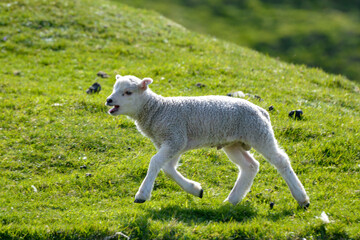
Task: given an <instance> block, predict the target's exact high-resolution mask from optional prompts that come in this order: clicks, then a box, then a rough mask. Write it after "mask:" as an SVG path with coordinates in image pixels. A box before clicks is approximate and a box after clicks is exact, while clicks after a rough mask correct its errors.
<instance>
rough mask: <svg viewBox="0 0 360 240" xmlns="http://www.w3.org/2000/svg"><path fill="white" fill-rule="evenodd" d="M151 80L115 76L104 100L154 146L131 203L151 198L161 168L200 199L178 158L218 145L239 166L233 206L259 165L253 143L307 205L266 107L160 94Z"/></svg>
mask: <svg viewBox="0 0 360 240" xmlns="http://www.w3.org/2000/svg"><path fill="white" fill-rule="evenodd" d="M152 82H153V80H152V79H151V78H144V79H142V80H140V79H139V78H137V77H135V76H120V75H117V76H116V83H115V85H114V89H113V92H112V94H111V95H110V96H109V97H108V98H107V99H106V103H105V104H106V105H107V106H112V107H113V108H111V109H110V110H109V114H110V115H112V116H116V115H120V114H123V115H127V116H129V117H130V118H132V119H134V120H135V123H136V126H137V128H138V130H139V131H140V132H141V133H142V134H143V135H145V136H147V137H149V138H150V139H151V140H152V142H153V143H154V145H155V147H156V148H157V149H158V152H157V153H156V154H155V155H154V156H153V157H152V158H151V161H150V164H149V169H148V171H147V175H146V177H145V179H144V181H143V182H142V184H141V186H140V188H139V190H138V192H137V193H136V195H135V203H143V202H145V201H146V200H149V199H150V197H151V191H152V189H153V186H154V181H155V178H156V176H157V175H158V173H159V172H160V170H161V169H162V170H163V171H164V172H165V174H166V175H167V176H169V177H170V178H172V179H173V180H174V181H175V182H176V183H177V184H178V185H179V186H180V187H181V188H182V189H183V190H185V191H186V192H188V193H190V194H192V195H194V196H197V197H200V198H202V197H203V189H202V187H201V185H200V183H198V182H195V181H192V180H189V179H187V178H185V177H184V176H183V175H182V174H181V173H179V172H178V171H177V170H176V167H177V163H178V161H179V158H180V156H181V154H182V153H184V152H186V151H188V150H191V149H196V148H202V147H217V148H218V149H221V148H222V149H223V150H224V152H225V153H226V155H227V156H228V157H229V159H230V160H231V161H232V162H233V163H235V164H236V165H237V166H238V167H239V169H240V172H239V175H238V178H237V180H236V182H235V185H234V187H233V189H232V190H231V192H230V194H229V196H228V197H227V199H225V201H228V202H230V203H232V204H233V205H236V204H237V203H239V202H240V201H241V200H242V199H243V198H244V197H245V196H246V194H247V193H248V192H249V190H250V187H251V185H252V183H253V180H254V178H255V175H256V174H257V172H258V170H259V162H258V161H257V160H255V159H254V157H253V155H252V154H251V153H250V152H249V150H250V148H254V149H255V150H256V151H258V152H259V153H261V154H262V155H263V156H264V157H265V158H266V159H267V160H268V161H269V162H270V163H271V164H273V165H274V166H275V167H276V168H277V170H278V172H279V173H280V174H281V176H282V177H283V178H284V179H285V181H286V183H287V185H288V187H289V188H290V191H291V194H292V196H293V197H294V198H295V199H296V200H297V202H298V203H299V204H300V206H302V207H304V208H307V207H309V205H310V201H309V197H308V196H307V194H306V192H305V189H304V187H303V185H302V184H301V182H300V181H299V179H298V177H297V176H296V174H295V172H294V170H293V169H292V167H291V165H290V162H289V158H288V156H287V154H286V153H285V152H284V151H283V150H282V149H281V148H280V147H279V146H278V144H277V141H276V139H275V137H274V132H273V129H272V127H271V123H270V117H269V115H268V113H267V112H266V111H265V110H264V109H262V108H260V107H259V106H257V105H255V104H253V103H251V102H248V101H246V100H244V99H239V98H231V97H228V96H202V97H162V96H160V95H157V94H156V93H154V92H153V91H151V90H150V88H149V87H148V85H149V84H151V83H152Z"/></svg>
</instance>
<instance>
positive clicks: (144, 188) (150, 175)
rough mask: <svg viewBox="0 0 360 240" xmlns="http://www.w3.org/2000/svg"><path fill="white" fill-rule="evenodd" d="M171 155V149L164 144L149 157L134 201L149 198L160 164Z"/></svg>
mask: <svg viewBox="0 0 360 240" xmlns="http://www.w3.org/2000/svg"><path fill="white" fill-rule="evenodd" d="M173 157H174V154H173V151H172V150H171V148H170V147H168V146H167V145H165V146H162V147H161V148H160V150H159V152H158V153H156V154H155V155H154V156H153V157H152V158H151V160H150V165H149V169H148V172H147V174H146V177H145V179H144V181H143V182H142V184H141V186H140V188H139V190H138V192H137V193H136V195H135V203H143V202H145V201H146V200H149V199H150V196H151V191H152V189H153V187H154V182H155V178H156V176H157V175H158V174H159V172H160V170H161V168H162V166H163V165H164V164H165V163H166V162H167V161H169V160H171V159H172V158H173Z"/></svg>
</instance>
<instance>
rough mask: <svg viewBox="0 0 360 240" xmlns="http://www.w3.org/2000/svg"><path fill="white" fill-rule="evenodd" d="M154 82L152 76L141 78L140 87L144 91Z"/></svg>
mask: <svg viewBox="0 0 360 240" xmlns="http://www.w3.org/2000/svg"><path fill="white" fill-rule="evenodd" d="M152 82H153V80H152V79H151V78H144V79H143V80H141V82H140V84H139V88H140V89H141V90H143V91H145V90H146V89H147V86H148V85H149V84H151V83H152Z"/></svg>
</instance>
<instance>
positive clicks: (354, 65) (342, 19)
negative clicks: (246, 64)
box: [114, 0, 360, 82]
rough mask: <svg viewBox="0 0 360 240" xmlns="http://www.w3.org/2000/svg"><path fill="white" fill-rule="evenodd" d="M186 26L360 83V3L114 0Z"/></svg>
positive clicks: (240, 0) (251, 0) (333, 1)
mask: <svg viewBox="0 0 360 240" xmlns="http://www.w3.org/2000/svg"><path fill="white" fill-rule="evenodd" d="M114 1H118V2H123V3H127V4H129V5H131V6H135V7H139V8H145V9H146V8H150V9H154V10H156V11H159V12H160V13H162V14H164V15H165V16H167V17H169V18H170V19H174V20H175V21H178V22H180V23H181V24H183V25H184V26H186V27H188V28H190V29H193V30H196V31H198V32H203V33H207V34H211V35H214V36H217V37H219V38H221V39H225V40H229V41H231V42H235V43H237V44H240V45H242V46H248V47H250V48H252V49H256V50H258V51H260V52H263V53H266V54H269V55H270V56H273V57H280V59H283V60H285V61H288V62H293V63H301V64H306V65H308V66H313V67H314V66H316V67H319V68H322V69H325V70H326V71H327V72H331V73H337V74H342V75H345V76H347V77H348V78H349V79H351V80H355V81H357V82H360V60H359V59H360V41H359V39H360V18H359V16H360V14H359V11H360V3H359V1H350V0H347V1H341V2H339V1H335V0H330V1H329V0H325V1H312V0H309V1H307V0H302V1H298V0H236V1H232V0H172V1H167V0H152V1H147V0H114Z"/></svg>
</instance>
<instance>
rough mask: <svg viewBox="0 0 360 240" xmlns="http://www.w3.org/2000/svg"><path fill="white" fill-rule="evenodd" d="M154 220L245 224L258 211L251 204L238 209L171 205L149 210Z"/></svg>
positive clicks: (238, 206) (237, 207) (240, 206)
mask: <svg viewBox="0 0 360 240" xmlns="http://www.w3.org/2000/svg"><path fill="white" fill-rule="evenodd" d="M148 211H149V215H150V216H151V218H152V219H154V220H172V219H176V220H178V221H181V222H183V223H186V224H194V223H202V222H210V221H211V222H230V221H237V222H245V221H248V220H251V219H252V218H254V217H255V216H256V215H257V211H256V210H255V209H254V208H253V207H252V206H251V205H250V204H247V203H245V204H243V205H237V206H236V207H233V206H230V205H224V206H221V207H218V208H214V207H211V206H200V207H195V208H194V207H182V206H178V205H170V206H166V207H163V208H161V209H151V210H148Z"/></svg>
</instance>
